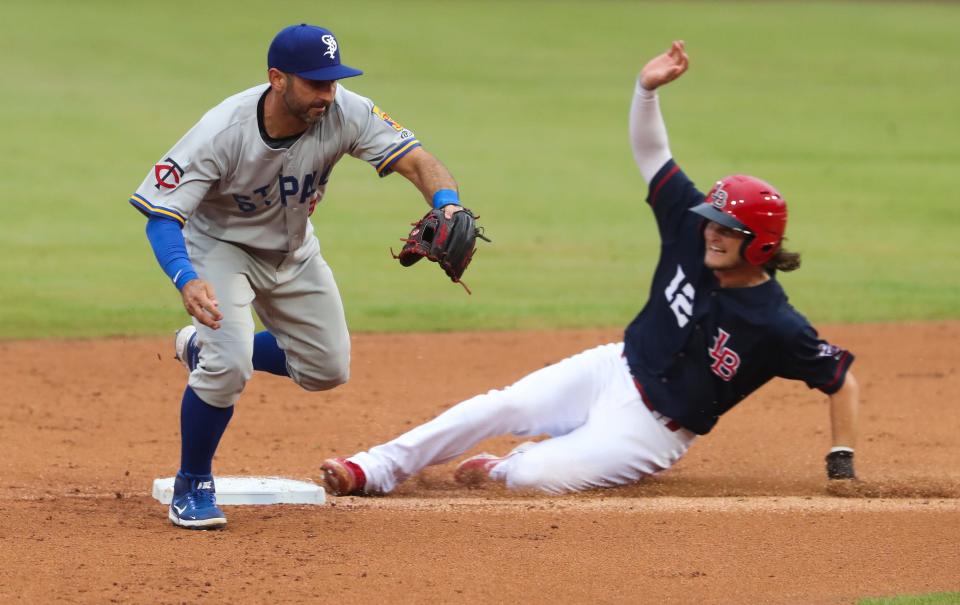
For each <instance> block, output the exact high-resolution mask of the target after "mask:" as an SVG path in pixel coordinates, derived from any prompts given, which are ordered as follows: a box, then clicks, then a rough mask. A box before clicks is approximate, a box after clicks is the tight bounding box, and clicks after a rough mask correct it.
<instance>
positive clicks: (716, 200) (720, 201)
mask: <svg viewBox="0 0 960 605" xmlns="http://www.w3.org/2000/svg"><path fill="white" fill-rule="evenodd" d="M728 197H729V195H728V194H727V192H726V191H725V190H724V189H723V187H717V189H716V191H714V192H713V193H712V194H710V203H711V204H712V205H713V207H714V208H716V209H717V210H720V209H722V208H723V207H724V206H726V205H727V198H728Z"/></svg>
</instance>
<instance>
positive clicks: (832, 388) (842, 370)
mask: <svg viewBox="0 0 960 605" xmlns="http://www.w3.org/2000/svg"><path fill="white" fill-rule="evenodd" d="M852 363H853V355H851V354H850V352H849V351H844V352H843V355H841V356H840V361H839V362H838V363H837V371H836V372H834V373H833V378H832V379H831V380H830V382H828V383H827V384H824V385H821V386H818V387H817V388H818V389H819V390H821V391H823V392H824V393H826V394H827V395H833V394H834V393H836V392H837V391H839V390H840V387H842V386H843V378H844V377H845V376H846V375H847V370H849V369H850V364H852Z"/></svg>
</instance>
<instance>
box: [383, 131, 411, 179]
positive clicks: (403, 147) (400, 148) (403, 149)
mask: <svg viewBox="0 0 960 605" xmlns="http://www.w3.org/2000/svg"><path fill="white" fill-rule="evenodd" d="M417 147H420V141H418V140H417V139H410V140H409V141H403V142H401V143H400V144H399V145H397V146H396V147H394V148H393V150H392V151H389V152H388V153H387V156H386V157H385V158H383V160H382V161H381V162H380V163H379V164H377V174H379V175H380V176H382V177H383V176H387V175H388V174H390V173H391V172H393V170H391V167H392V166H393V165H394V164H395V163H396V162H397V160H399V159H400V158H402V157H403V156H405V155H407V154H408V153H410V152H411V151H413V150H414V149H416V148H417Z"/></svg>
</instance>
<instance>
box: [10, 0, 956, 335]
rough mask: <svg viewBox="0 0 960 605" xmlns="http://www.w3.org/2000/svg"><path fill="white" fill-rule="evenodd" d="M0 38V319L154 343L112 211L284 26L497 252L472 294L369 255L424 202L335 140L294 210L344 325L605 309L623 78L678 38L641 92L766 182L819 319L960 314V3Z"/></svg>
mask: <svg viewBox="0 0 960 605" xmlns="http://www.w3.org/2000/svg"><path fill="white" fill-rule="evenodd" d="M0 10H2V13H3V18H4V22H5V23H7V24H8V26H7V29H8V31H7V32H6V33H5V35H4V36H3V37H2V38H0V66H2V68H3V71H4V74H5V78H4V80H3V82H2V84H0V87H2V90H0V92H2V93H3V94H2V98H3V103H4V111H3V112H0V128H2V132H3V133H4V140H5V143H6V150H5V153H4V154H3V155H2V156H0V177H2V178H0V196H2V199H3V201H4V204H3V207H4V216H3V220H2V222H0V230H2V237H0V275H2V277H3V279H2V280H0V338H29V337H53V336H97V335H113V334H153V333H162V332H166V331H169V330H170V329H172V328H173V327H176V326H178V325H180V324H182V323H184V321H185V317H186V316H185V314H184V312H183V311H182V309H181V308H180V305H179V296H178V295H177V293H176V291H175V290H174V289H173V288H172V287H171V286H170V285H169V284H168V283H167V281H166V279H165V277H164V276H163V274H162V273H161V271H160V269H159V268H158V267H157V266H156V263H155V261H154V260H153V257H152V254H151V252H150V249H149V246H148V244H147V242H146V239H145V237H144V235H143V225H144V221H143V218H142V217H141V216H140V215H139V214H138V213H137V212H135V211H134V210H133V209H132V208H130V207H129V206H128V204H127V202H126V199H127V197H128V195H129V194H130V193H131V192H132V191H133V190H134V189H135V188H136V187H137V185H138V184H139V182H140V181H141V180H142V178H143V176H144V175H145V174H146V173H147V171H148V170H149V169H150V168H151V167H152V165H153V164H154V163H155V162H156V161H157V159H158V158H160V157H161V156H162V154H163V153H164V152H165V151H166V150H167V149H168V148H169V147H170V146H171V145H172V144H173V143H174V142H175V141H176V140H177V139H178V138H179V137H180V136H181V135H182V134H183V133H184V132H185V131H186V129H188V128H189V127H190V126H191V125H192V124H193V123H194V122H195V121H196V120H197V119H198V118H199V116H200V115H201V114H202V113H203V112H205V111H206V110H207V109H209V108H210V107H211V106H213V105H214V104H216V103H217V102H218V101H220V100H221V99H223V98H224V97H226V96H228V95H230V94H232V93H234V92H236V91H238V90H241V89H243V88H246V87H248V86H250V85H252V84H255V83H258V82H260V81H263V80H264V78H265V75H264V72H265V65H264V63H265V51H266V46H267V44H268V43H269V40H270V38H271V37H272V35H273V34H274V33H275V32H276V31H277V30H278V29H280V28H281V27H283V26H285V25H287V24H290V23H294V22H299V21H304V20H305V21H309V22H315V23H320V24H323V25H326V26H328V27H330V28H331V29H333V30H334V31H335V32H336V33H337V34H338V36H339V38H340V42H341V46H342V51H343V56H344V61H345V62H347V63H349V64H351V65H355V66H358V67H361V68H362V69H364V70H365V71H366V75H364V76H363V77H361V78H358V79H356V80H354V81H350V82H349V83H348V86H350V87H352V88H353V89H354V90H356V91H358V92H361V93H362V94H365V95H367V96H370V97H371V98H373V99H374V100H375V101H376V102H377V103H378V105H380V106H381V107H383V108H384V109H385V110H386V111H388V112H389V113H390V114H391V115H393V116H394V117H396V118H397V119H398V120H399V121H400V122H401V123H403V124H404V125H405V126H408V127H409V128H411V129H413V130H414V131H415V132H416V133H417V135H418V137H419V138H420V139H421V140H422V141H423V142H424V144H425V146H426V147H427V148H428V149H429V150H431V151H433V152H434V153H436V155H438V156H439V157H440V158H441V159H442V160H443V161H444V162H445V163H446V164H447V165H448V166H449V167H450V168H451V169H452V171H453V172H454V174H455V175H456V176H457V178H458V180H459V182H460V186H461V191H462V194H463V197H464V199H465V200H466V203H467V205H469V206H471V207H473V208H474V210H476V211H477V212H479V214H480V215H481V216H482V222H483V223H484V224H486V225H487V228H488V233H489V235H490V236H491V237H492V238H493V239H494V244H493V245H481V249H480V251H479V252H478V254H477V257H476V260H475V262H474V264H473V266H471V268H470V270H469V272H468V274H467V276H466V278H467V282H468V283H469V284H470V286H471V288H472V289H473V291H474V295H473V296H469V297H468V296H466V295H465V293H464V292H463V291H462V290H461V289H460V288H459V287H458V286H456V285H454V284H451V283H450V282H449V281H446V278H445V277H444V276H443V275H442V273H441V272H440V271H439V270H438V269H437V268H436V267H432V266H428V265H427V264H426V263H421V264H420V265H417V266H415V267H413V268H410V269H402V268H401V267H400V266H399V265H398V264H397V263H396V261H394V260H392V259H391V258H390V256H389V253H388V247H389V246H391V245H394V246H395V245H396V243H397V240H398V238H399V237H400V236H401V235H403V234H404V233H405V231H406V224H407V223H408V222H409V221H410V220H412V219H413V218H414V217H416V216H418V215H419V214H420V213H421V212H422V211H423V210H424V209H425V206H424V205H423V204H422V202H421V201H420V200H419V199H418V194H417V193H416V192H415V191H414V189H413V188H412V187H411V186H410V185H409V184H407V183H406V182H404V181H403V179H402V178H401V177H397V176H394V177H390V178H388V179H384V180H380V179H377V178H376V176H375V175H374V173H373V171H372V170H371V169H370V168H369V167H368V166H366V165H365V164H362V163H360V162H357V161H355V160H352V159H350V158H347V159H345V160H344V161H343V162H341V164H340V165H339V166H338V167H337V169H336V170H335V171H334V175H333V178H332V180H331V185H330V187H329V188H328V193H327V197H326V199H325V200H324V202H323V203H322V204H321V207H320V208H319V209H318V211H317V213H316V214H315V215H314V224H315V226H316V227H317V231H318V234H319V236H320V239H321V245H322V246H323V249H324V254H325V255H326V257H327V258H328V260H329V261H330V262H331V264H332V265H333V267H334V270H335V272H336V275H337V278H338V280H339V283H340V286H341V290H342V292H343V296H344V299H345V302H346V306H347V313H348V319H349V322H350V324H351V327H352V329H353V330H355V331H360V330H426V329H441V330H446V329H455V328H463V327H465V326H471V327H476V328H502V329H512V328H550V327H555V326H564V327H573V326H620V325H623V324H625V323H626V322H627V321H628V320H629V319H630V318H632V316H633V315H634V314H635V313H636V311H637V310H638V309H639V308H640V306H641V305H642V304H643V302H644V301H645V299H646V297H647V288H648V284H649V278H650V275H651V272H652V268H653V265H654V262H655V259H656V254H657V241H656V232H655V230H654V226H653V221H652V218H651V216H650V215H649V212H648V211H647V210H646V206H645V205H644V204H643V203H642V199H643V197H644V196H645V191H644V185H643V182H642V179H641V178H640V176H639V174H638V173H637V171H636V169H635V167H634V166H633V163H632V159H631V157H630V151H629V146H628V143H627V138H626V112H627V107H628V104H629V100H630V95H631V90H632V86H633V78H634V75H635V73H636V72H637V70H638V69H639V68H640V67H641V66H642V64H643V62H644V61H645V60H646V59H647V58H648V57H650V56H652V55H653V54H655V53H656V52H659V51H661V50H662V49H665V48H666V47H667V45H668V44H669V41H670V40H671V39H673V38H684V39H686V40H687V43H688V50H689V52H690V54H691V60H692V67H691V71H690V72H689V73H688V74H687V75H686V76H685V77H684V78H683V79H682V80H681V81H679V82H677V83H675V84H674V85H672V86H670V87H669V88H667V89H665V90H664V92H663V93H662V97H663V106H664V112H665V116H666V119H667V125H668V128H669V131H670V136H671V146H672V149H673V151H674V155H675V157H677V159H678V160H679V161H680V162H681V163H682V164H683V165H684V167H685V168H686V170H687V172H688V173H689V174H690V175H691V176H692V177H693V178H694V179H695V180H696V181H697V182H698V183H699V184H700V185H701V186H702V187H704V188H705V187H706V186H708V184H709V183H710V181H711V180H713V179H714V178H716V177H718V176H721V175H723V174H727V173H732V172H739V171H743V172H751V173H754V174H757V175H758V176H761V177H764V178H766V179H768V180H770V181H772V182H774V183H776V184H777V185H778V187H779V188H780V189H781V191H783V192H784V193H785V195H786V196H787V199H788V200H789V201H790V202H791V207H790V208H791V224H790V228H789V236H790V244H791V246H792V247H793V248H795V249H798V250H800V251H802V252H804V254H805V259H804V262H805V266H804V268H803V269H802V270H801V271H799V272H797V273H795V274H791V275H787V276H784V277H783V281H784V283H785V285H786V287H787V289H788V291H789V292H790V294H791V298H792V300H793V301H794V302H795V304H796V305H797V306H798V307H799V308H800V309H801V310H803V311H804V312H805V313H806V314H807V315H808V316H810V317H811V318H812V319H813V320H815V321H879V320H897V319H935V318H956V317H958V316H960V310H958V304H957V303H958V301H960V272H958V258H960V255H958V248H960V246H958V244H957V235H958V233H957V231H958V229H957V227H958V225H960V209H958V204H957V203H956V201H955V198H956V191H957V185H956V183H955V175H956V173H957V166H958V163H960V112H958V111H957V109H956V108H957V103H958V99H960V37H958V36H957V35H956V30H957V27H958V25H960V6H958V5H955V4H950V3H929V4H927V3H920V2H903V3H893V2H883V3H869V2H853V3H842V2H823V3H802V2H795V3H782V2H776V3H758V2H750V3H739V2H723V3H708V2H703V3H699V2H679V3H628V2H589V3H588V2H582V3H580V2H576V3H575V2H473V3H467V2H441V1H431V2H426V1H419V2H405V3H403V4H397V3H388V2H342V3H340V2H316V1H311V2H307V1H300V2H285V3H283V7H282V8H271V9H269V10H268V9H266V8H265V5H263V4H262V3H254V2H225V1H220V0H215V1H209V2H204V3H199V2H189V3H188V2H180V1H172V2H164V3H162V4H160V5H157V4H155V3H145V2H120V1H116V2H106V1H99V2H98V1H91V2H65V1H46V2H33V1H27V0H7V1H6V2H4V6H3V9H0Z"/></svg>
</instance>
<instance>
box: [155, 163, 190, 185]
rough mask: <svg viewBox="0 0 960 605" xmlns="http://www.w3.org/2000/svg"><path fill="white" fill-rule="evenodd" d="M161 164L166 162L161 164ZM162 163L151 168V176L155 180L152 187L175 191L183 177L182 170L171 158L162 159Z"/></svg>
mask: <svg viewBox="0 0 960 605" xmlns="http://www.w3.org/2000/svg"><path fill="white" fill-rule="evenodd" d="M163 162H166V164H165V163H163ZM163 162H161V163H159V164H157V165H155V166H154V167H153V176H154V178H156V179H157V183H156V184H155V185H154V187H156V188H157V189H160V188H161V187H162V188H163V189H176V188H177V185H179V184H180V177H182V176H183V168H181V167H180V164H177V163H176V162H175V161H174V159H173V158H163Z"/></svg>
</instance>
